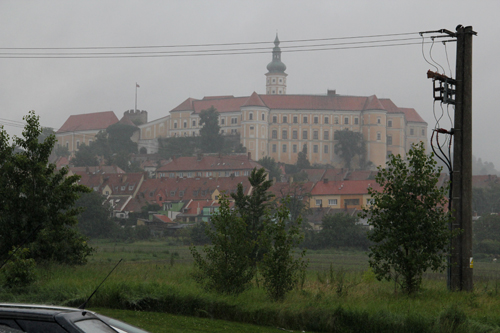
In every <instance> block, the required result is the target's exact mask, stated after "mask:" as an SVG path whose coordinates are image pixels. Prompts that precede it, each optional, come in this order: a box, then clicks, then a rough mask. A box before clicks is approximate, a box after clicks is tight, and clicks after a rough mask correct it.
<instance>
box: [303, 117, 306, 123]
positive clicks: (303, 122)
mask: <svg viewBox="0 0 500 333" xmlns="http://www.w3.org/2000/svg"><path fill="white" fill-rule="evenodd" d="M303 123H304V124H307V116H304V121H303Z"/></svg>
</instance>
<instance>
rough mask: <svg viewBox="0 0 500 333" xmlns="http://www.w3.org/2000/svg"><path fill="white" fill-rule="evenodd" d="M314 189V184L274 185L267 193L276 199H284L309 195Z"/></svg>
mask: <svg viewBox="0 0 500 333" xmlns="http://www.w3.org/2000/svg"><path fill="white" fill-rule="evenodd" d="M313 187H314V182H304V183H302V182H299V183H291V184H290V183H275V184H273V186H271V187H270V188H269V191H270V192H271V193H272V194H274V196H275V197H276V198H284V197H286V196H287V195H290V196H294V195H300V196H304V195H306V194H309V193H311V190H312V188H313ZM304 199H305V197H304Z"/></svg>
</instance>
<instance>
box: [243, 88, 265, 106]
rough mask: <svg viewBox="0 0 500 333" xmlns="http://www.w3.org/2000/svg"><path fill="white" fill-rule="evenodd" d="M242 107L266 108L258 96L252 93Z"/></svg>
mask: <svg viewBox="0 0 500 333" xmlns="http://www.w3.org/2000/svg"><path fill="white" fill-rule="evenodd" d="M242 106H266V105H265V104H264V102H263V101H262V99H261V98H260V97H259V95H258V94H257V93H256V92H255V91H254V92H253V94H252V96H250V97H248V99H247V101H246V102H245V103H244V104H243V105H242Z"/></svg>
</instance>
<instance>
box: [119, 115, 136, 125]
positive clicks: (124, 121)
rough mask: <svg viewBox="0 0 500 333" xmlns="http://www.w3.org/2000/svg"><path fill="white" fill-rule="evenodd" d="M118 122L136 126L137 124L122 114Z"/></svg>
mask: <svg viewBox="0 0 500 333" xmlns="http://www.w3.org/2000/svg"><path fill="white" fill-rule="evenodd" d="M119 123H120V124H122V125H129V126H133V127H137V125H136V124H134V122H133V121H132V120H130V118H129V117H128V116H123V117H122V119H120V121H119Z"/></svg>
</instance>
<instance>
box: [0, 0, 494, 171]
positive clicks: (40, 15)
mask: <svg viewBox="0 0 500 333" xmlns="http://www.w3.org/2000/svg"><path fill="white" fill-rule="evenodd" d="M499 12H500V1H496V0H491V1H488V0H485V1H470V0H469V1H463V0H455V1H422V0H419V1H396V0H394V1H380V0H379V1H373V0H364V1H361V0H360V1H356V0H354V1H333V0H329V1H311V0H309V1H273V0H266V1H234V0H228V1H187V0H186V1H180V0H179V1H126V0H109V1H106V0H100V1H78V2H76V1H50V0H45V1H22V0H12V1H11V0H1V1H0V48H1V50H0V53H1V54H0V123H3V124H5V123H6V120H9V121H15V122H21V121H22V117H23V116H24V115H26V114H27V112H28V111H29V110H35V111H36V113H37V114H38V115H39V116H40V118H41V123H42V125H43V126H47V127H53V128H55V129H56V130H57V129H58V128H59V127H60V126H61V125H62V124H63V123H64V121H65V120H66V119H67V118H68V117H69V116H70V115H72V114H81V113H90V112H99V111H108V110H112V111H114V112H115V113H116V115H117V116H118V117H119V118H121V117H122V115H123V112H124V111H125V110H128V109H133V108H134V99H135V95H134V94H135V82H137V83H138V84H139V85H140V88H139V90H138V108H139V109H141V110H147V111H148V114H149V120H154V119H157V118H160V117H163V116H166V115H167V114H168V112H169V111H170V110H171V109H173V108H174V107H175V106H177V105H179V104H180V103H181V102H183V101H184V100H185V99H186V98H188V97H193V98H203V96H213V95H234V96H249V95H250V94H252V92H253V91H256V92H257V93H261V94H263V93H264V92H265V76H264V74H265V73H266V72H267V70H266V66H267V64H268V63H269V62H270V61H271V49H272V47H273V46H274V45H273V44H272V42H273V40H274V38H275V34H276V31H278V33H279V38H280V40H282V41H283V43H282V44H281V46H282V47H284V46H287V45H292V44H290V43H287V42H286V41H291V40H310V39H323V38H338V37H357V36H367V35H386V34H400V33H417V32H420V31H428V30H437V29H442V28H444V29H448V30H451V31H455V27H456V26H457V25H458V24H462V25H464V26H470V25H471V26H473V28H474V30H475V31H476V32H477V33H478V35H477V36H476V37H474V41H473V45H474V51H473V53H474V59H473V66H474V67H473V119H474V120H473V121H474V123H473V131H474V132H473V149H474V151H473V153H474V155H475V156H477V157H480V158H482V159H483V161H484V160H487V161H491V162H493V163H494V164H495V166H496V168H497V170H498V169H500V154H499V153H498V151H499V149H498V148H497V147H498V146H497V144H498V143H497V141H498V138H499V136H498V133H499V131H498V129H497V128H498V124H500V112H498V111H499V110H498V107H497V106H495V103H496V97H497V94H498V92H496V91H495V90H496V88H497V85H498V84H496V83H495V82H498V80H499V78H500V65H499V62H498V60H497V59H498V54H499V52H500V43H498V36H499V35H500V24H499V23H498V14H499ZM416 37H419V35H418V34H413V35H404V36H400V37H398V38H416ZM386 38H395V37H386ZM265 41H269V43H268V44H257V45H246V47H267V48H268V51H266V52H265V53H257V54H240V55H218V56H203V57H201V56H198V57H186V56H182V57H157V58H110V59H23V58H14V59H12V58H2V56H5V55H6V53H25V52H38V53H41V52H48V51H47V50H38V51H35V50H19V49H18V50H12V49H10V50H9V49H7V48H69V47H110V46H127V47H130V46H153V45H154V46H172V45H187V44H190V45H200V44H214V43H215V44H221V43H245V42H265ZM353 41H355V39H348V40H336V41H324V42H315V43H312V44H321V43H333V42H336V43H339V42H353ZM426 41H430V40H429V39H426ZM408 42H412V43H418V44H415V45H407V46H393V47H380V48H357V49H344V50H326V51H311V52H288V53H287V52H286V49H285V48H283V53H282V60H283V62H284V63H285V64H286V66H287V70H286V73H288V80H287V93H288V94H325V93H326V91H327V89H336V90H337V93H339V94H343V95H360V96H369V95H376V96H377V97H379V98H381V97H383V98H390V99H392V100H393V101H394V102H395V103H396V105H398V106H400V107H411V108H415V109H416V110H417V111H418V112H419V113H420V115H421V116H422V117H423V118H424V119H425V121H427V122H428V123H429V133H431V130H430V129H431V128H433V127H434V125H435V123H436V121H435V119H434V115H433V98H432V81H431V80H429V79H427V78H426V72H427V70H428V69H432V70H435V69H434V68H433V67H432V66H431V65H429V64H428V63H427V62H426V61H425V60H424V57H423V56H422V45H421V40H419V39H415V40H408ZM299 44H300V43H299ZM302 44H303V45H304V44H306V43H302ZM295 45H297V44H295ZM235 47H236V46H235ZM240 47H244V46H240ZM217 48H221V47H212V49H217ZM430 48H431V44H424V54H425V56H426V57H427V59H428V60H429V57H430V56H429V54H430ZM195 49H196V48H195ZM197 49H198V50H199V49H201V48H200V47H198V48H197ZM140 50H141V49H138V50H136V51H140ZM159 50H160V49H155V50H153V51H159ZM455 50H456V45H455V43H448V44H447V46H446V51H447V53H448V60H449V62H450V66H451V69H452V71H453V75H454V72H455ZM114 51H116V50H114ZM127 51H130V50H127ZM148 51H152V50H148ZM50 52H84V51H83V50H78V51H76V50H71V51H68V50H59V51H58V50H50ZM93 52H110V51H109V50H99V51H95V50H94V51H93ZM432 58H433V59H434V60H435V61H436V62H438V63H439V64H440V65H441V66H442V67H444V69H445V70H446V73H447V74H449V69H448V68H449V66H448V61H447V57H446V53H445V47H444V46H443V44H442V43H441V42H440V41H437V42H436V43H435V44H434V46H433V47H432ZM445 112H446V106H445ZM450 112H451V115H452V116H453V112H452V109H451V108H450ZM436 113H437V114H438V115H440V114H441V108H440V106H439V104H436ZM9 124H10V123H9ZM440 127H445V128H449V127H450V121H449V119H448V117H447V116H445V117H444V120H443V121H441V123H440ZM5 129H6V130H7V131H8V133H9V134H11V135H14V134H15V135H20V133H21V129H20V128H19V127H15V126H11V125H8V126H6V127H5Z"/></svg>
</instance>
